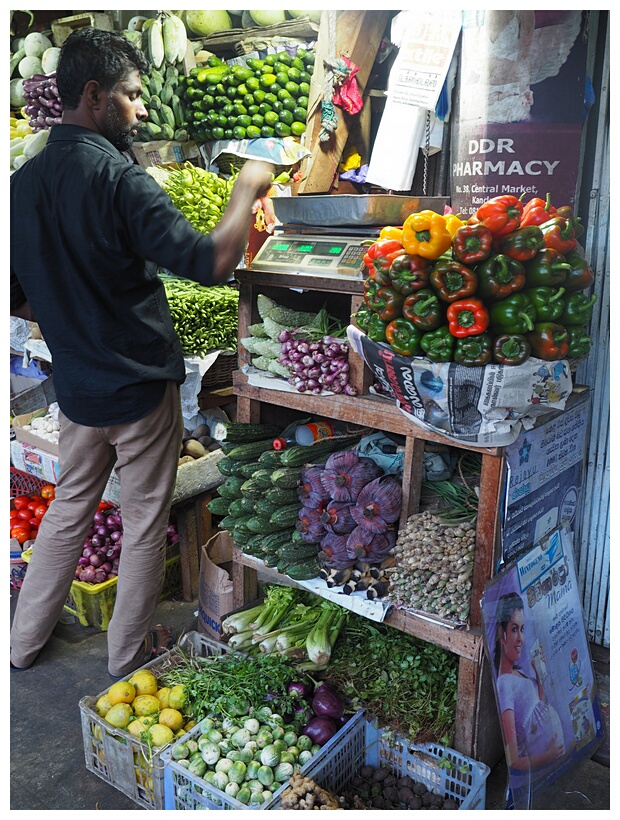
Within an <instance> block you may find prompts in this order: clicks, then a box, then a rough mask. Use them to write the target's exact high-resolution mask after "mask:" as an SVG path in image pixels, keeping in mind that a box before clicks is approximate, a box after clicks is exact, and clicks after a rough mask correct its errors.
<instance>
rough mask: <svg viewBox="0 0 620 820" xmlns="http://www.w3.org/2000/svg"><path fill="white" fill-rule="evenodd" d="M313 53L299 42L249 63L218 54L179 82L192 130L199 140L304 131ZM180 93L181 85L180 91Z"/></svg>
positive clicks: (252, 137)
mask: <svg viewBox="0 0 620 820" xmlns="http://www.w3.org/2000/svg"><path fill="white" fill-rule="evenodd" d="M313 71H314V53H313V52H312V51H308V50H307V49H304V48H298V49H297V52H296V55H295V56H294V57H292V56H291V55H290V54H289V53H288V51H286V50H283V51H279V52H278V53H277V54H268V55H267V56H266V57H265V59H264V60H261V59H252V58H247V59H246V65H245V66H241V65H228V64H227V63H225V62H223V61H222V60H220V59H219V58H218V57H216V56H212V57H210V58H209V61H208V63H207V65H206V66H203V67H196V68H192V69H190V71H189V72H188V74H187V76H185V77H184V78H183V79H182V80H180V82H179V89H180V93H181V99H182V104H183V106H184V109H185V119H186V123H187V130H188V132H189V135H190V137H191V138H192V139H194V140H196V142H198V143H203V142H206V141H208V140H222V139H256V138H259V137H262V138H266V137H289V136H293V137H300V136H301V135H302V134H303V133H304V132H305V130H306V119H307V116H308V97H309V94H310V80H311V77H312V73H313ZM177 93H179V91H177Z"/></svg>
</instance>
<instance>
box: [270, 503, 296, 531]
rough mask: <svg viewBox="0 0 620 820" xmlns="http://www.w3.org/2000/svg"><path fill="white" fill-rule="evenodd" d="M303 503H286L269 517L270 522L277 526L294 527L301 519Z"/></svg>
mask: <svg viewBox="0 0 620 820" xmlns="http://www.w3.org/2000/svg"><path fill="white" fill-rule="evenodd" d="M300 509H301V504H300V502H299V501H298V502H297V503H296V504H286V505H284V506H283V507H279V508H278V509H277V510H276V511H275V512H274V513H272V515H271V516H270V518H269V523H270V524H271V525H273V526H276V527H293V526H295V524H296V523H297V521H298V520H299V511H300Z"/></svg>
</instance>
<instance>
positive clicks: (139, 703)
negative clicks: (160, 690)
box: [131, 695, 160, 717]
mask: <svg viewBox="0 0 620 820" xmlns="http://www.w3.org/2000/svg"><path fill="white" fill-rule="evenodd" d="M131 706H132V708H133V711H134V714H135V715H138V716H139V717H140V716H142V715H153V714H157V712H159V709H160V705H159V700H158V699H157V698H156V697H155V695H138V697H137V698H135V699H134V700H133V701H132V702H131Z"/></svg>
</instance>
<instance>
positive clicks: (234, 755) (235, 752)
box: [226, 749, 241, 763]
mask: <svg viewBox="0 0 620 820" xmlns="http://www.w3.org/2000/svg"><path fill="white" fill-rule="evenodd" d="M226 757H227V758H228V759H229V760H232V761H233V763H235V762H236V761H237V760H241V750H240V749H231V750H230V751H229V752H226Z"/></svg>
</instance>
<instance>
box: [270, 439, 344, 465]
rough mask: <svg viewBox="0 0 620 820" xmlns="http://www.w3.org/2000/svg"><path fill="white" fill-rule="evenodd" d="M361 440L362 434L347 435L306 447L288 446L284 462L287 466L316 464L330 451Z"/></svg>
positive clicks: (299, 445)
mask: <svg viewBox="0 0 620 820" xmlns="http://www.w3.org/2000/svg"><path fill="white" fill-rule="evenodd" d="M359 440H360V436H355V437H353V438H351V437H349V436H347V438H346V439H344V438H340V439H338V438H335V439H331V440H329V441H318V442H317V443H316V444H311V445H310V446H309V447H306V446H304V445H301V444H297V445H295V446H293V447H287V449H286V450H284V451H283V453H282V464H283V465H284V466H285V467H300V466H302V465H303V464H316V463H317V462H318V463H321V461H324V460H325V458H326V457H327V456H329V455H330V453H333V452H335V451H336V450H346V449H347V448H349V447H352V446H353V445H354V444H357V442H358V441H359Z"/></svg>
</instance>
